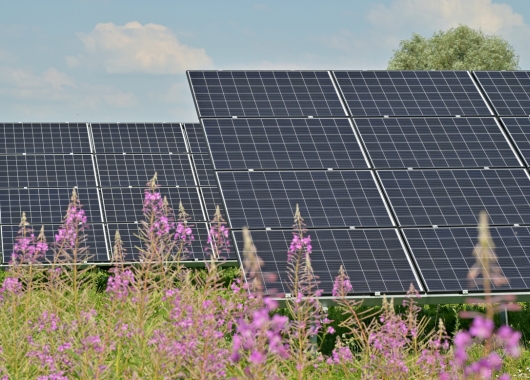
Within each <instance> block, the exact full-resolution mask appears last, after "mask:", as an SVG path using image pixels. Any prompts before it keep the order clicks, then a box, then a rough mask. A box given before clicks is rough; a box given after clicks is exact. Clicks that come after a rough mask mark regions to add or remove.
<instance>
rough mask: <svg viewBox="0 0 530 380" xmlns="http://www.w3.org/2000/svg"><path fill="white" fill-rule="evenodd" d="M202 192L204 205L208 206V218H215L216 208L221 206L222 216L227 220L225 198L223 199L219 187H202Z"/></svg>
mask: <svg viewBox="0 0 530 380" xmlns="http://www.w3.org/2000/svg"><path fill="white" fill-rule="evenodd" d="M200 190H201V194H202V197H203V199H204V205H205V207H206V219H207V220H213V218H214V215H215V209H216V207H217V206H219V209H220V211H221V215H222V217H223V218H224V219H225V220H226V219H227V216H226V213H225V210H224V205H223V200H222V199H221V193H220V192H219V189H218V188H217V187H201V189H200Z"/></svg>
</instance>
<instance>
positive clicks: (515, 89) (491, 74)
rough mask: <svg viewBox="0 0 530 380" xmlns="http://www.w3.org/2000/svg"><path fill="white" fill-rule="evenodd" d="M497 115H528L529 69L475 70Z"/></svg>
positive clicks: (529, 112) (529, 108) (529, 96)
mask: <svg viewBox="0 0 530 380" xmlns="http://www.w3.org/2000/svg"><path fill="white" fill-rule="evenodd" d="M475 76H476V77H477V79H478V81H479V83H480V84H481V85H482V88H483V89H484V92H485V93H486V95H487V97H488V98H489V100H490V102H491V103H492V104H493V107H494V108H495V111H496V112H497V114H498V115H499V116H530V71H475Z"/></svg>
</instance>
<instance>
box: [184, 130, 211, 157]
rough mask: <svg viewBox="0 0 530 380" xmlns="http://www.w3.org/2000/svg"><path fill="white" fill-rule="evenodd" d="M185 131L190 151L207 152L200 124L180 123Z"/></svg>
mask: <svg viewBox="0 0 530 380" xmlns="http://www.w3.org/2000/svg"><path fill="white" fill-rule="evenodd" d="M182 125H183V127H184V131H185V133H186V137H187V141H188V144H189V147H190V152H191V153H204V154H208V153H209V151H208V144H207V143H206V139H205V138H204V132H203V130H202V125H200V124H182Z"/></svg>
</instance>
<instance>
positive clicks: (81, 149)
mask: <svg viewBox="0 0 530 380" xmlns="http://www.w3.org/2000/svg"><path fill="white" fill-rule="evenodd" d="M22 153H26V154H43V153H46V154H64V153H66V154H69V153H76V154H83V153H85V154H90V153H91V149H90V140H89V138H88V128H87V126H86V124H85V123H52V124H46V123H44V124H40V123H32V124H29V123H24V124H21V123H1V124H0V154H22Z"/></svg>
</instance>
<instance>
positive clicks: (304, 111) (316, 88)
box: [188, 71, 347, 117]
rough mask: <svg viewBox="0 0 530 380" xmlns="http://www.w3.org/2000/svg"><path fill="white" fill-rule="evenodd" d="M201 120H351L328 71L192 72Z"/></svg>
mask: <svg viewBox="0 0 530 380" xmlns="http://www.w3.org/2000/svg"><path fill="white" fill-rule="evenodd" d="M188 77H189V80H190V84H191V87H192V92H193V95H194V98H195V102H196V106H197V110H198V113H199V117H234V116H235V117H284V116H288V117H300V116H336V117H340V116H347V114H346V112H345V110H344V108H343V106H342V104H341V101H340V99H339V96H338V94H337V91H336V90H335V87H334V85H333V81H332V79H331V76H330V73H329V72H327V71H188Z"/></svg>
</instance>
